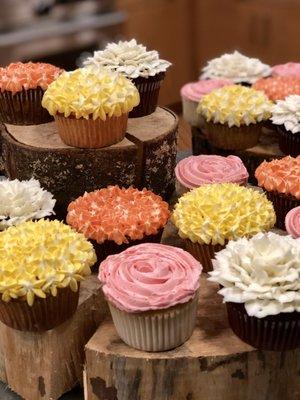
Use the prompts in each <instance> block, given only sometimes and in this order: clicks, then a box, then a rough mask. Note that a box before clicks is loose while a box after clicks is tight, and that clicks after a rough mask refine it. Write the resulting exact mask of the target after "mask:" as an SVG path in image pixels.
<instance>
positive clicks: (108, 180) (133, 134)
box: [1, 107, 178, 215]
mask: <svg viewBox="0 0 300 400" xmlns="http://www.w3.org/2000/svg"><path fill="white" fill-rule="evenodd" d="M177 129H178V120H177V117H176V116H175V114H173V113H172V112H171V111H169V110H167V109H163V108H160V107H158V108H157V110H156V111H155V113H153V114H151V115H150V116H147V117H142V118H135V119H132V120H129V124H128V133H127V134H126V138H125V139H124V140H123V141H122V142H120V143H118V144H115V145H113V146H110V147H105V148H102V149H79V148H74V147H70V146H67V145H65V144H64V143H63V142H62V141H61V139H60V137H59V135H58V133H57V130H56V126H55V123H53V122H52V123H48V124H43V125H36V126H16V125H6V127H5V129H3V130H2V132H1V136H2V156H3V159H4V167H5V171H6V174H7V176H8V177H9V178H10V179H15V178H17V179H29V178H31V177H34V178H36V179H38V180H39V181H40V182H41V185H42V186H43V187H45V188H46V189H47V190H49V191H50V192H51V193H53V195H54V197H55V198H56V199H57V204H58V211H59V214H60V215H65V211H66V207H67V205H68V204H69V203H70V201H72V200H74V199H75V198H77V197H78V196H80V195H82V194H83V193H84V192H85V191H92V190H95V189H98V188H102V187H106V186H108V185H114V184H118V185H120V186H124V187H128V186H130V185H134V186H136V187H138V188H143V187H146V188H148V189H151V190H153V191H154V192H155V193H157V194H160V195H162V196H163V197H164V198H166V197H168V196H170V195H171V193H172V192H173V190H174V182H175V178H174V167H175V162H176V136H177Z"/></svg>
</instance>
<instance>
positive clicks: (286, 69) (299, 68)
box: [272, 62, 300, 79]
mask: <svg viewBox="0 0 300 400" xmlns="http://www.w3.org/2000/svg"><path fill="white" fill-rule="evenodd" d="M272 75H273V76H294V77H296V78H299V79H300V63H295V62H288V63H286V64H279V65H274V67H272Z"/></svg>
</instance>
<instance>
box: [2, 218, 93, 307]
mask: <svg viewBox="0 0 300 400" xmlns="http://www.w3.org/2000/svg"><path fill="white" fill-rule="evenodd" d="M95 261H96V256H95V252H94V249H93V247H92V245H91V243H89V242H88V241H87V240H86V239H85V237H84V236H83V235H81V234H80V233H77V232H75V231H73V230H72V229H71V228H70V227H69V226H67V225H65V224H63V223H62V222H59V221H47V220H42V219H41V220H39V221H37V222H33V221H28V222H23V223H21V224H19V225H17V226H12V227H10V228H8V229H6V230H5V231H3V232H0V265H1V269H0V293H1V294H2V300H3V301H5V302H8V301H10V300H11V299H16V298H25V299H26V300H27V302H28V304H29V305H30V306H31V305H32V304H33V302H34V298H35V296H38V297H41V298H45V297H46V296H48V295H52V296H56V295H57V289H59V288H65V287H68V286H69V287H70V288H71V290H73V291H77V289H78V283H77V282H78V281H81V280H82V279H83V277H84V276H86V275H88V274H90V267H91V266H92V265H93V264H94V263H95Z"/></svg>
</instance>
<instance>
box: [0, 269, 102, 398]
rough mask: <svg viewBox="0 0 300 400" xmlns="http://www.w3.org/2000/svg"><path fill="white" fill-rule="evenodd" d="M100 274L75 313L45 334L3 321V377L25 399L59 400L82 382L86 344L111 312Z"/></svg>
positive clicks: (84, 287) (0, 333)
mask: <svg viewBox="0 0 300 400" xmlns="http://www.w3.org/2000/svg"><path fill="white" fill-rule="evenodd" d="M107 313H108V310H107V305H106V302H105V301H104V298H103V294H102V290H101V288H100V285H99V281H98V280H97V278H96V276H90V277H88V278H87V279H86V280H85V281H84V282H83V283H82V284H81V288H80V298H79V305H78V309H77V311H76V313H75V314H74V316H73V317H72V318H71V319H69V320H68V321H66V322H64V323H63V324H62V325H60V326H58V327H56V328H54V329H52V330H49V331H47V332H43V333H35V332H21V331H17V330H14V329H11V328H9V327H7V326H6V325H4V324H2V323H0V380H1V381H3V382H5V383H6V384H7V385H8V386H9V387H10V388H11V389H12V390H13V391H15V392H16V393H17V394H19V395H20V396H21V397H22V398H24V399H25V400H50V399H51V400H56V399H58V398H59V397H60V396H61V395H62V394H63V393H65V392H67V391H69V390H71V389H72V388H73V387H74V386H76V385H77V384H78V383H81V382H82V371H83V364H84V346H85V344H86V343H87V342H88V340H89V339H90V337H91V336H92V335H93V333H94V332H95V330H96V329H97V327H98V326H99V324H100V322H101V321H102V320H103V319H104V317H105V316H106V315H107Z"/></svg>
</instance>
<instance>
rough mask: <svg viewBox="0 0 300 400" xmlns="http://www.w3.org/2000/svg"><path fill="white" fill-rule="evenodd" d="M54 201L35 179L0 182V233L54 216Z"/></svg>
mask: <svg viewBox="0 0 300 400" xmlns="http://www.w3.org/2000/svg"><path fill="white" fill-rule="evenodd" d="M54 205H55V200H54V199H53V196H52V194H51V193H50V192H47V190H44V189H43V188H41V185H40V182H39V181H37V180H35V179H30V180H29V181H19V180H18V179H15V180H13V181H9V180H2V181H0V231H2V230H4V229H6V228H8V227H9V226H12V225H18V224H20V223H21V222H25V221H28V220H33V219H40V218H44V217H46V216H49V215H51V214H54V211H53V208H54Z"/></svg>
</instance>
